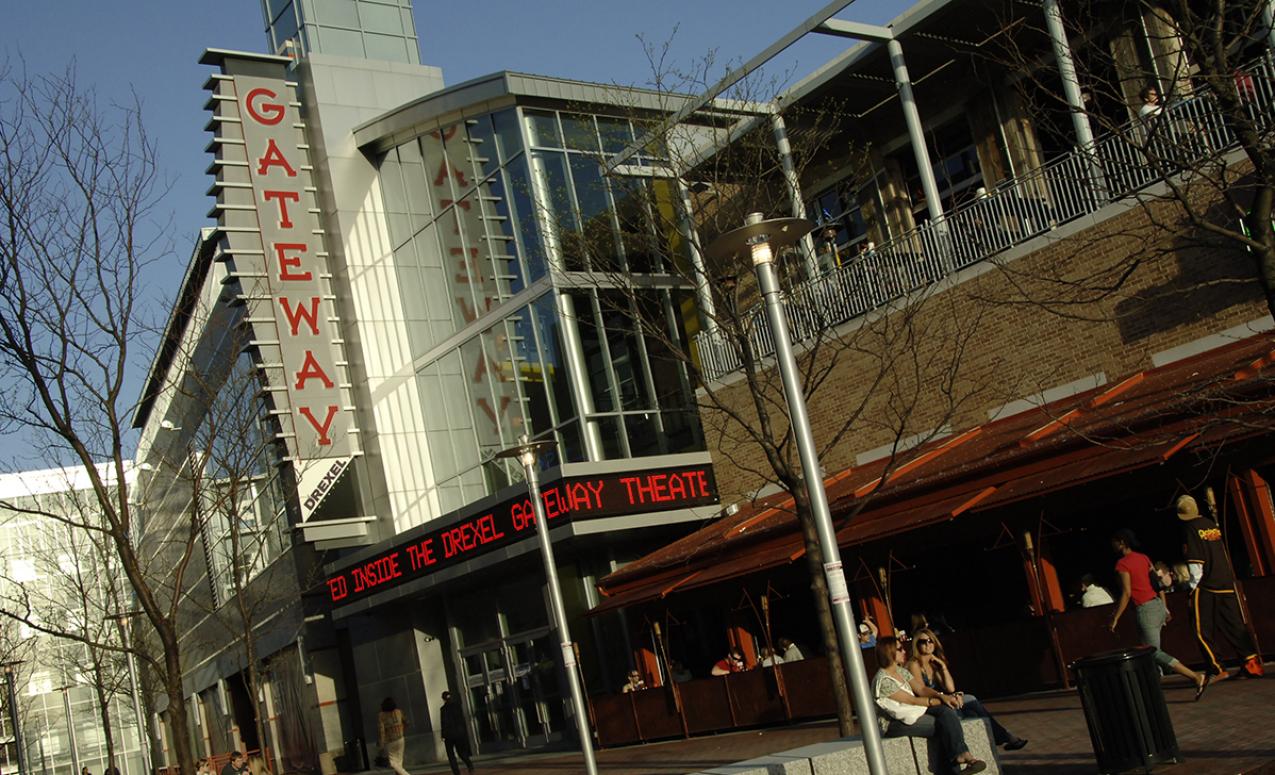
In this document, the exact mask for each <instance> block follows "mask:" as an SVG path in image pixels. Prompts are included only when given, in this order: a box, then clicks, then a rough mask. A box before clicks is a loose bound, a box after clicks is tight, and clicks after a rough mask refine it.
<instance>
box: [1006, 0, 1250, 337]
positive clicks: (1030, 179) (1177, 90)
mask: <svg viewBox="0 0 1275 775" xmlns="http://www.w3.org/2000/svg"><path fill="white" fill-rule="evenodd" d="M1264 13H1265V14H1266V15H1265V16H1264ZM1062 19H1063V21H1064V22H1065V28H1066V33H1067V37H1068V39H1069V41H1070V46H1071V49H1072V51H1073V52H1074V56H1073V61H1074V64H1075V69H1076V82H1077V86H1078V92H1079V94H1080V96H1081V99H1082V102H1083V104H1082V105H1081V106H1080V107H1079V108H1077V107H1076V106H1073V105H1070V104H1069V103H1068V100H1067V96H1066V95H1067V90H1066V89H1064V88H1063V84H1062V81H1061V80H1060V76H1059V74H1058V69H1057V66H1056V63H1055V61H1054V59H1053V57H1052V56H1050V55H1049V54H1048V53H1047V52H1048V51H1049V39H1048V37H1047V31H1046V29H1045V15H1044V14H1040V13H1039V12H1034V13H1030V14H1027V15H1026V16H1025V17H1023V19H1021V20H1020V21H1025V22H1026V23H1025V24H1019V25H1017V27H1018V29H1017V31H1016V32H1015V34H1013V35H1007V36H1003V37H1002V38H1001V39H1000V44H999V46H998V47H997V48H996V49H995V50H993V51H991V52H990V53H989V54H988V56H989V57H990V59H991V60H992V61H991V64H992V65H993V66H994V67H996V68H999V69H1001V71H1002V72H1003V73H1004V74H1005V75H1006V80H1007V81H1008V82H1013V83H1016V84H1017V86H1018V92H1019V96H1020V97H1021V98H1023V102H1024V104H1025V105H1026V106H1027V107H1026V112H1027V114H1028V116H1029V117H1030V119H1031V123H1032V124H1033V125H1034V126H1035V131H1036V133H1037V134H1038V135H1053V136H1054V137H1057V138H1067V139H1068V140H1074V138H1075V135H1074V134H1073V132H1072V122H1073V116H1075V115H1077V114H1078V115H1079V116H1081V117H1083V118H1084V120H1085V121H1087V122H1088V124H1089V125H1090V127H1091V128H1092V132H1093V134H1094V135H1095V137H1096V142H1095V143H1094V144H1093V145H1092V146H1089V147H1087V148H1081V149H1080V150H1079V153H1082V154H1084V155H1086V156H1087V157H1088V158H1089V163H1088V164H1085V165H1065V164H1063V165H1052V166H1051V167H1049V168H1048V169H1045V168H1042V169H1040V170H1035V171H1032V172H1029V173H1026V174H1025V175H1022V176H1020V177H1022V178H1024V179H1025V180H1024V181H1019V182H1018V183H1017V184H1016V185H1017V186H1018V187H1019V188H1022V187H1023V186H1025V185H1027V186H1032V187H1035V188H1036V189H1039V193H1038V196H1040V197H1041V198H1042V199H1049V198H1052V197H1053V196H1054V195H1055V194H1057V193H1058V187H1059V186H1067V187H1069V188H1071V189H1074V190H1081V189H1083V190H1088V191H1090V192H1092V195H1093V196H1095V197H1097V198H1098V199H1100V200H1101V201H1104V202H1105V201H1116V200H1120V199H1124V200H1126V201H1129V202H1133V203H1136V206H1137V207H1138V208H1139V209H1140V211H1141V215H1142V217H1141V219H1140V220H1128V221H1126V222H1125V223H1124V225H1123V226H1122V227H1120V228H1107V230H1106V231H1103V230H1088V231H1087V232H1086V233H1085V234H1084V235H1082V236H1081V237H1078V238H1076V239H1075V240H1074V242H1075V243H1076V249H1077V250H1078V251H1086V252H1088V253H1090V254H1093V253H1095V252H1096V250H1095V249H1099V248H1101V247H1102V246H1103V245H1113V244H1116V243H1118V242H1120V241H1127V240H1137V241H1139V242H1140V243H1142V245H1143V246H1144V249H1143V250H1140V251H1137V252H1136V253H1135V254H1132V255H1131V254H1130V251H1128V250H1117V251H1110V252H1111V253H1112V254H1113V255H1115V256H1118V258H1117V259H1116V260H1113V261H1112V262H1111V263H1110V264H1109V265H1107V266H1105V267H1101V268H1096V269H1091V270H1089V271H1087V272H1086V273H1084V274H1083V275H1077V274H1076V273H1075V272H1072V273H1070V274H1068V273H1067V272H1066V271H1065V269H1060V271H1059V272H1058V273H1056V274H1053V275H1051V276H1048V277H1046V278H1044V280H1045V281H1047V282H1048V283H1049V284H1050V287H1042V286H1040V285H1039V284H1037V283H1033V284H1034V285H1036V287H1035V288H1034V289H1033V291H1032V292H1031V294H1030V295H1031V296H1032V298H1031V299H1030V301H1031V302H1032V303H1038V304H1039V305H1040V306H1042V307H1044V308H1046V309H1050V310H1052V311H1055V312H1059V313H1061V314H1065V315H1076V316H1084V315H1086V314H1091V313H1086V312H1085V311H1083V310H1082V309H1081V308H1082V307H1084V306H1086V305H1090V304H1092V303H1093V302H1095V301H1100V300H1102V299H1105V298H1108V297H1111V296H1114V295H1118V294H1120V293H1121V292H1122V290H1124V289H1125V288H1126V287H1127V285H1128V281H1129V278H1131V277H1134V276H1135V275H1137V273H1138V272H1139V270H1141V269H1142V268H1144V267H1146V266H1147V265H1148V264H1150V263H1152V262H1154V261H1157V260H1160V259H1163V258H1166V257H1177V258H1180V259H1181V260H1182V261H1183V262H1184V263H1185V264H1186V265H1187V267H1188V269H1187V273H1188V274H1189V276H1190V277H1191V279H1192V281H1193V285H1194V287H1193V288H1191V289H1186V290H1185V291H1184V292H1186V293H1190V292H1194V291H1198V290H1205V291H1208V290H1210V289H1211V288H1218V287H1219V286H1230V287H1231V288H1232V289H1233V288H1234V287H1235V286H1237V285H1241V284H1244V283H1249V284H1251V283H1252V281H1253V280H1254V279H1256V280H1257V286H1258V287H1260V289H1261V293H1262V296H1263V298H1264V300H1265V304H1266V307H1267V309H1268V310H1270V311H1271V312H1272V314H1275V222H1273V221H1272V216H1273V215H1275V210H1273V209H1272V208H1273V205H1275V120H1273V119H1272V113H1271V105H1272V104H1273V102H1275V59H1272V53H1271V45H1272V35H1271V32H1270V23H1271V22H1270V19H1269V8H1268V6H1267V4H1266V3H1263V2H1231V1H1229V0H1222V1H1221V2H1217V3H1208V4H1200V3H1189V2H1186V0H1164V1H1160V0H1122V2H1119V3H1114V4H1112V3H1101V4H1099V3H1097V2H1094V0H1080V1H1079V2H1075V3H1065V4H1063V10H1062ZM1140 52H1141V53H1140ZM1029 142H1030V140H1029ZM1028 155H1029V156H1030V155H1035V156H1036V157H1037V158H1039V151H1038V150H1035V149H1034V150H1032V152H1031V153H1030V154H1028ZM1219 251H1221V252H1224V253H1225V252H1230V253H1233V254H1235V255H1237V256H1243V257H1245V260H1246V261H1245V262H1246V263H1247V264H1248V267H1249V271H1248V272H1247V273H1243V274H1239V275H1237V274H1235V273H1234V272H1231V271H1228V269H1227V267H1226V265H1225V262H1222V263H1221V264H1219V262H1216V261H1213V260H1211V257H1213V256H1216V255H1217V254H1218V252H1219ZM1006 271H1007V273H1008V274H1009V275H1010V276H1011V277H1014V272H1013V270H1012V269H1007V270H1006ZM1015 279H1017V280H1019V281H1020V283H1021V284H1022V285H1026V284H1028V283H1031V282H1032V280H1031V278H1027V277H1016V278H1015ZM1175 290H1177V291H1180V292H1181V291H1183V289H1175ZM1231 292H1232V293H1233V292H1234V291H1233V290H1231ZM1167 296H1168V294H1167V293H1166V294H1162V295H1161V297H1160V298H1158V299H1156V300H1155V301H1158V302H1161V303H1163V302H1164V301H1167V300H1168V299H1167Z"/></svg>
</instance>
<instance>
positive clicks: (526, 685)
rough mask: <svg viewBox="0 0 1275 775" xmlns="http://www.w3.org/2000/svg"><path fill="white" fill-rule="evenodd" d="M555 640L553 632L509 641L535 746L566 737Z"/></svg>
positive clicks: (520, 698) (521, 702) (522, 709)
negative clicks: (563, 734)
mask: <svg viewBox="0 0 1275 775" xmlns="http://www.w3.org/2000/svg"><path fill="white" fill-rule="evenodd" d="M552 640H553V639H552V638H551V637H550V636H549V633H542V634H538V635H523V636H513V637H510V638H509V639H508V640H507V642H508V644H509V653H510V656H511V658H512V660H513V675H514V678H515V680H516V681H517V691H518V710H519V713H520V714H521V716H522V722H523V725H524V727H525V728H526V730H527V735H528V738H529V740H528V743H529V744H531V745H542V744H546V743H550V742H554V741H556V740H560V739H561V738H562V727H563V711H562V691H561V689H560V688H559V686H558V665H557V662H555V661H554V658H553V655H554V651H553V643H552Z"/></svg>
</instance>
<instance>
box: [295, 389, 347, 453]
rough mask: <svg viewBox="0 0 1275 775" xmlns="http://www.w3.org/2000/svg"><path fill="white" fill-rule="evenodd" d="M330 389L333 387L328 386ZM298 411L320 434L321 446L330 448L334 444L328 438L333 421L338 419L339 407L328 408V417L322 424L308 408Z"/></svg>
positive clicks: (301, 408)
mask: <svg viewBox="0 0 1275 775" xmlns="http://www.w3.org/2000/svg"><path fill="white" fill-rule="evenodd" d="M328 387H332V386H331V385H328ZM297 411H298V412H299V413H300V414H301V416H302V417H304V418H306V419H307V420H309V421H310V424H311V425H313V426H314V430H315V431H316V432H317V433H318V434H319V446H320V447H327V446H330V445H331V444H332V438H331V437H330V436H328V429H330V428H331V427H332V420H333V419H334V418H335V417H336V413H337V407H336V406H335V405H330V406H328V415H327V417H324V418H323V422H322V423H320V422H319V421H318V420H316V419H315V417H314V412H313V411H312V410H311V409H310V407H308V406H302V407H299V408H298V409H297Z"/></svg>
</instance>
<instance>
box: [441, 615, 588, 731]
mask: <svg viewBox="0 0 1275 775" xmlns="http://www.w3.org/2000/svg"><path fill="white" fill-rule="evenodd" d="M554 655H555V649H554V643H553V638H552V637H551V636H550V632H549V631H548V630H547V629H542V630H533V631H531V632H524V633H518V634H516V635H511V636H509V637H507V638H503V639H501V640H493V641H487V642H486V643H480V644H478V645H475V646H470V647H467V648H464V649H461V651H460V660H461V665H462V667H463V670H464V674H465V688H466V691H467V692H468V693H469V708H470V713H471V715H472V717H473V724H474V728H475V730H476V731H477V733H478V735H477V739H478V745H479V750H480V751H499V750H505V749H508V748H514V747H520V748H526V747H528V746H540V745H545V744H547V743H551V742H555V741H557V740H560V739H561V738H562V728H563V726H564V714H563V705H562V690H561V688H560V687H559V685H558V663H557V661H556V660H555V658H554Z"/></svg>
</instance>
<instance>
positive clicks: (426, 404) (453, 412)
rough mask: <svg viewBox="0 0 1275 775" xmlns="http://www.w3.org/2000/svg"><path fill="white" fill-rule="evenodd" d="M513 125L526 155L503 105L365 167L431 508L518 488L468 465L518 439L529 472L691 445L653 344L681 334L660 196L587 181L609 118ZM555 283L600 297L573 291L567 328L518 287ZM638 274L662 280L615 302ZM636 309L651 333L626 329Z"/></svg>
mask: <svg viewBox="0 0 1275 775" xmlns="http://www.w3.org/2000/svg"><path fill="white" fill-rule="evenodd" d="M522 120H525V127H526V132H527V135H526V136H527V139H528V142H527V144H524V142H523V138H524V135H523V132H522V130H521V128H520V115H519V109H514V108H511V109H508V110H503V111H498V112H495V113H490V114H485V115H481V116H478V117H475V118H468V119H465V120H462V121H457V122H455V123H451V124H448V125H445V126H442V127H440V128H438V129H436V130H433V131H429V132H425V133H424V134H422V135H421V136H419V137H417V138H415V139H413V140H411V141H408V142H406V143H404V144H402V145H399V146H398V147H396V148H394V149H392V150H390V151H389V152H387V153H386V155H385V156H384V157H383V159H382V160H381V162H380V173H381V174H380V178H381V185H382V191H383V194H384V202H385V211H386V214H387V219H388V222H389V230H390V236H391V241H392V242H393V245H394V259H395V272H396V274H397V283H398V291H399V301H400V304H401V306H402V310H403V318H404V320H405V326H406V330H407V336H408V341H409V345H410V347H411V352H412V355H413V357H414V358H415V359H416V361H417V382H418V386H419V389H420V391H421V403H422V407H423V409H424V415H425V416H424V420H425V426H426V427H425V431H426V437H427V443H428V445H429V450H430V456H431V461H432V464H433V467H434V476H435V481H436V483H437V485H436V486H437V487H438V495H439V502H440V505H441V507H442V509H443V510H444V511H450V510H452V509H455V508H458V507H460V506H463V505H464V504H466V503H470V502H472V501H474V500H476V499H477V498H480V497H482V496H484V495H487V494H489V493H491V492H494V491H495V490H497V489H499V488H501V487H503V486H505V485H507V484H509V483H510V482H512V481H516V480H518V479H520V478H521V477H520V471H519V470H518V469H517V467H516V466H513V465H511V464H508V463H486V462H484V461H485V460H487V459H488V457H489V456H490V453H491V452H493V451H495V450H498V449H501V448H504V447H508V446H511V445H512V444H513V443H514V442H515V441H516V439H517V438H518V437H519V436H520V435H521V434H523V433H527V434H528V435H529V436H531V437H533V438H548V437H552V438H554V439H555V440H556V441H557V442H558V453H557V454H558V458H557V459H546V460H545V464H546V465H553V464H554V463H555V462H557V460H562V461H565V462H576V461H582V460H587V459H590V458H591V457H594V458H599V457H608V458H610V457H627V456H631V455H639V454H649V453H650V452H652V451H682V450H685V449H700V448H702V441H700V439H699V435H698V424H697V423H696V422H695V420H694V417H695V415H694V412H693V410H692V409H691V407H692V406H693V404H692V400H691V395H692V394H691V391H690V386H689V382H688V380H687V379H686V376H685V370H684V369H682V368H681V367H680V364H678V363H677V362H676V359H675V358H673V357H672V356H671V353H672V352H673V350H677V349H679V348H670V346H669V345H670V343H671V342H684V339H685V337H684V334H683V333H682V325H681V323H680V320H681V315H682V312H681V310H682V304H683V302H684V300H685V299H684V292H683V289H684V286H687V285H688V284H686V283H683V282H681V281H680V279H679V278H677V277H675V276H674V272H675V271H676V270H677V269H678V268H679V267H678V262H679V261H680V260H681V258H680V249H681V238H680V236H679V235H678V234H677V232H676V231H675V230H674V229H672V224H673V222H674V218H673V214H674V211H673V209H672V207H673V201H674V198H673V197H674V195H675V193H676V192H675V190H674V188H673V186H672V184H671V183H670V182H669V181H666V180H638V181H636V182H633V183H632V184H627V183H626V184H624V185H620V184H617V183H615V182H613V181H609V180H607V179H605V178H603V176H602V174H601V166H600V162H601V153H602V151H603V150H607V151H612V152H614V151H616V150H619V149H620V148H622V147H623V146H624V145H625V144H627V143H628V142H630V141H631V140H632V138H633V128H632V126H631V125H630V124H629V123H628V122H627V121H625V120H621V119H614V118H606V117H600V118H599V117H594V116H591V115H579V114H562V115H561V116H560V115H559V114H558V113H556V112H552V111H535V110H526V109H524V111H523V119H522ZM528 146H530V150H528V149H527V148H528ZM645 161H646V163H651V161H652V160H651V159H646V160H645ZM666 205H667V207H666V208H665V206H666ZM621 214H623V215H624V217H621ZM551 268H552V269H553V270H554V272H551ZM572 271H591V272H594V273H595V274H594V276H593V279H594V283H593V284H596V285H600V286H604V287H605V286H608V285H614V286H615V287H616V290H615V291H614V292H612V291H603V292H600V293H599V292H596V291H589V292H584V293H583V294H582V295H578V296H574V297H573V298H574V300H575V301H576V304H577V306H576V311H575V316H574V317H571V316H567V315H564V314H563V312H562V308H563V305H562V304H561V303H560V301H559V298H558V295H559V294H560V293H562V292H563V291H559V290H554V289H553V288H552V286H550V285H549V284H547V283H541V284H540V286H539V287H541V288H542V289H543V292H542V293H541V294H539V295H538V296H535V297H534V298H528V295H527V294H525V293H523V292H524V291H525V290H527V289H528V288H529V287H532V286H533V285H534V284H535V283H537V281H541V280H542V279H543V278H546V277H548V276H551V275H552V276H553V278H554V279H555V280H557V279H559V277H560V275H559V274H555V273H562V272H572ZM603 272H605V273H607V274H605V275H601V276H598V273H603ZM637 272H640V273H647V274H650V273H663V274H666V275H667V277H666V279H664V281H663V283H662V285H663V286H664V287H653V288H651V289H649V290H647V289H644V290H643V291H642V293H641V294H635V293H629V292H628V291H627V290H622V289H626V288H627V286H629V285H631V275H632V274H633V273H637ZM658 285H659V284H657V286H658ZM573 293H574V292H573ZM520 294H521V295H520ZM515 297H518V303H517V304H513V303H511V302H512V301H513V300H514V298H515ZM639 312H640V313H642V314H644V315H647V316H650V317H651V318H652V319H653V320H655V321H657V322H658V329H659V330H658V331H656V330H652V329H651V328H650V327H649V326H642V325H639V323H638V320H639V318H637V317H636V315H637V314H638V313H639ZM643 331H645V335H644V334H643V333H642V332H643ZM586 336H587V339H588V344H587V347H586V350H585V351H584V352H580V349H581V348H580V345H582V344H584V341H583V340H584V339H585V338H586ZM568 348H576V349H575V350H571V349H568ZM612 351H614V353H613V352H612ZM613 356H614V357H618V358H619V359H620V362H619V363H618V364H617V366H615V367H612V366H611V365H610V360H609V359H610V358H612V357H613ZM580 361H583V362H585V363H586V368H587V371H588V374H587V380H586V381H585V382H584V383H581V384H586V383H587V386H586V387H585V388H579V387H573V380H572V363H576V362H580ZM657 384H658V385H660V389H659V390H657V389H656V385H657ZM581 389H584V390H585V391H586V395H584V396H581V395H577V391H578V390H581ZM581 399H584V400H585V401H586V402H588V404H589V405H587V406H586V411H584V412H582V411H581V409H580V406H579V403H580V401H581ZM590 399H592V400H591V401H590ZM630 415H631V417H630ZM585 423H595V424H598V425H600V426H601V427H602V431H603V432H602V434H601V436H602V439H603V444H602V447H603V449H602V450H601V451H595V452H594V453H593V454H591V453H590V450H589V445H588V444H586V441H585V438H586V437H585V433H586V432H587V431H588V429H587V428H586V426H585V425H584V424H585ZM630 425H631V426H632V427H629V426H630ZM652 429H655V431H656V432H655V433H652ZM660 429H664V430H663V431H661V430H660ZM639 438H640V441H635V439H639ZM656 439H658V441H656ZM653 445H654V446H653Z"/></svg>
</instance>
